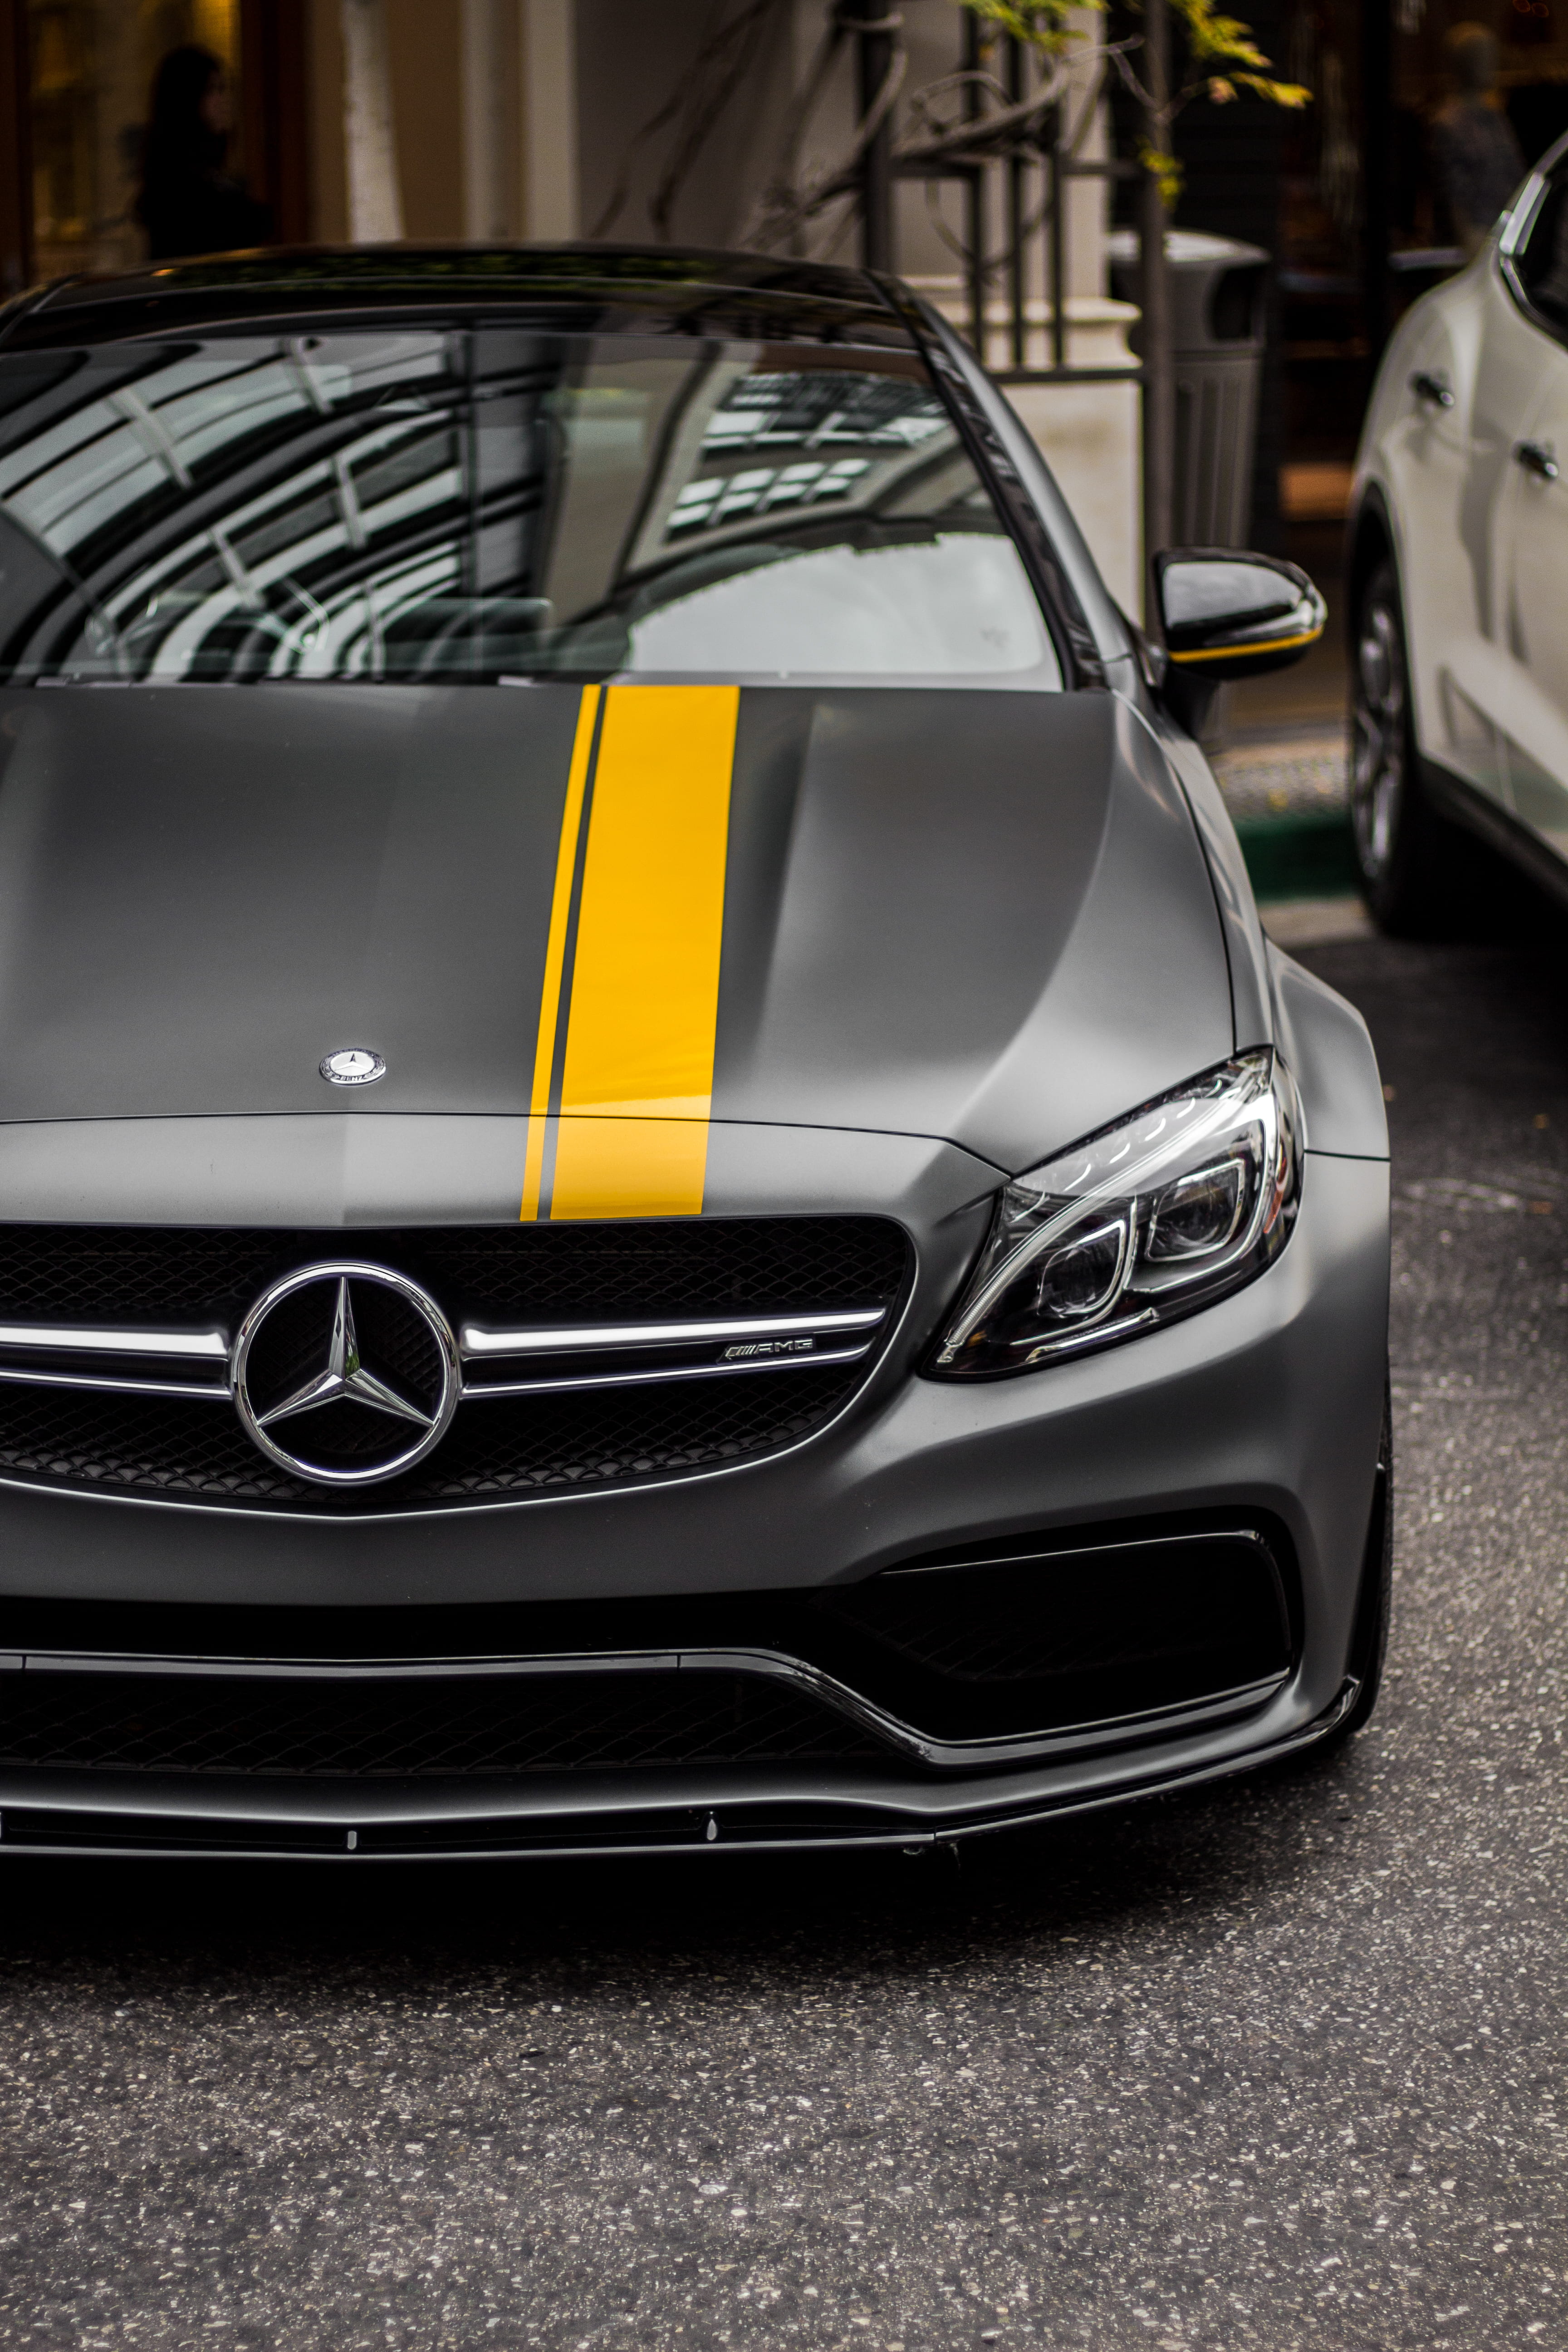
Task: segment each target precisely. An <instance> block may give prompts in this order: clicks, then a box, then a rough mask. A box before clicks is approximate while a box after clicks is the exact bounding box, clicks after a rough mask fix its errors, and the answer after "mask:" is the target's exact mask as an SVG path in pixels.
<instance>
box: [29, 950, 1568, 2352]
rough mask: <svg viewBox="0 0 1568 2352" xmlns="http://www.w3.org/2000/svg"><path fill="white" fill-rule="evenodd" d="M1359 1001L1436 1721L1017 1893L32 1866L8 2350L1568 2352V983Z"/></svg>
mask: <svg viewBox="0 0 1568 2352" xmlns="http://www.w3.org/2000/svg"><path fill="white" fill-rule="evenodd" d="M1496 929H1497V930H1498V934H1499V935H1498V937H1497V938H1496V939H1495V940H1493V941H1492V943H1490V944H1475V943H1471V944H1468V945H1461V946H1445V947H1425V946H1423V947H1416V946H1397V947H1396V946H1393V945H1390V944H1388V943H1385V942H1382V941H1373V942H1368V943H1351V944H1345V945H1341V946H1337V947H1333V948H1326V949H1322V950H1318V951H1317V952H1316V953H1314V954H1311V955H1310V956H1309V958H1308V960H1309V961H1312V962H1313V963H1314V964H1315V965H1316V966H1317V967H1318V969H1320V970H1321V971H1322V972H1323V973H1324V975H1325V976H1326V977H1328V978H1329V979H1331V980H1332V981H1333V982H1336V983H1337V984H1338V985H1340V986H1341V987H1342V988H1344V989H1345V990H1347V991H1348V992H1349V993H1350V994H1351V995H1352V997H1353V998H1354V999H1355V1000H1356V1001H1357V1002H1358V1003H1360V1004H1361V1005H1362V1007H1363V1010H1364V1011H1365V1012H1366V1013H1367V1014H1368V1017H1369V1018H1370V1020H1371V1022H1372V1024H1373V1031H1374V1033H1375V1034H1376V1036H1377V1039H1378V1043H1379V1046H1380V1049H1381V1052H1382V1055H1383V1057H1384V1070H1385V1075H1386V1076H1387V1079H1388V1081H1389V1083H1390V1085H1391V1086H1392V1087H1393V1088H1394V1099H1393V1103H1392V1107H1391V1108H1392V1118H1393V1122H1394V1136H1395V1192H1396V1198H1397V1202H1398V1207H1397V1212H1396V1235H1397V1261H1396V1263H1397V1274H1396V1279H1395V1289H1394V1366H1395V1371H1394V1379H1395V1388H1394V1399H1395V1416H1396V1424H1397V1437H1398V1446H1397V1462H1398V1475H1399V1481H1400V1496H1399V1518H1398V1539H1397V1559H1398V1589H1397V1599H1396V1622H1395V1630H1394V1653H1393V1672H1392V1676H1391V1680H1390V1683H1389V1685H1388V1688H1387V1693H1386V1696H1385V1699H1384V1706H1383V1707H1382V1709H1381V1710H1380V1713H1379V1715H1378V1717H1377V1718H1376V1720H1375V1722H1374V1724H1373V1727H1372V1728H1371V1729H1370V1731H1368V1732H1367V1733H1366V1734H1365V1735H1364V1736H1363V1738H1361V1739H1360V1740H1359V1741H1357V1742H1355V1743H1354V1744H1353V1745H1352V1748H1350V1750H1349V1751H1348V1752H1347V1753H1345V1754H1344V1755H1343V1756H1342V1758H1340V1759H1337V1760H1335V1761H1334V1762H1333V1763H1332V1764H1331V1765H1330V1766H1328V1767H1326V1768H1325V1767H1323V1766H1318V1767H1316V1768H1311V1769H1302V1768H1300V1767H1298V1768H1296V1769H1293V1770H1291V1771H1288V1772H1277V1773H1276V1774H1275V1775H1273V1776H1272V1777H1270V1778H1268V1779H1258V1780H1249V1781H1244V1782H1238V1783H1236V1784H1233V1785H1232V1786H1230V1787H1229V1788H1227V1789H1225V1790H1220V1791H1219V1792H1217V1793H1212V1792H1211V1793H1208V1794H1205V1795H1194V1796H1189V1797H1187V1798H1185V1799H1183V1800H1181V1801H1161V1802H1159V1803H1156V1804H1151V1805H1148V1806H1145V1807H1143V1808H1142V1809H1137V1810H1134V1811H1131V1812H1129V1813H1126V1814H1121V1815H1104V1816H1100V1817H1098V1818H1095V1819H1092V1820H1090V1821H1088V1822H1080V1823H1079V1824H1077V1825H1074V1826H1069V1827H1066V1828H1064V1829H1062V1830H1061V1831H1059V1832H1055V1833H1052V1834H1049V1835H1043V1836H1034V1837H1031V1838H1030V1839H1028V1840H1027V1841H1016V1842H1014V1843H1008V1844H996V1845H993V1846H989V1847H987V1848H985V1849H984V1850H982V1851H980V1852H977V1853H975V1854H974V1855H973V1857H972V1858H971V1859H969V1860H967V1861H965V1863H964V1864H963V1865H962V1867H960V1866H959V1865H956V1864H949V1863H943V1862H938V1861H932V1860H923V1861H914V1860H906V1859H903V1858H901V1857H891V1858H888V1859H881V1858H876V1859H873V1860H870V1861H856V1862H853V1863H834V1862H831V1861H825V1860H823V1859H821V1858H818V1859H816V1860H812V1861H806V1862H802V1863H800V1864H794V1863H791V1864H762V1863H759V1862H757V1861H756V1860H755V1859H754V1858H753V1859H752V1860H749V1861H748V1860H719V1859H717V1858H715V1859H713V1860H709V1859H708V1858H703V1859H702V1860H700V1861H693V1862H691V1863H689V1864H688V1863H683V1864H681V1865H680V1866H679V1867H678V1868H659V1869H657V1870H655V1869H651V1868H649V1867H647V1866H646V1865H640V1864H636V1865H634V1864H619V1865H614V1866H606V1867H604V1868H598V1867H595V1868H584V1867H574V1868H569V1867H567V1866H563V1865H555V1866H552V1867H551V1868H549V1869H534V1870H529V1871H521V1870H519V1871H508V1870H506V1869H504V1868H498V1869H496V1870H494V1871H492V1872H487V1873H482V1874H481V1873H474V1874H468V1873H464V1874H455V1873H443V1872H432V1873H429V1874H417V1873H402V1874H396V1875H385V1876H377V1875H374V1874H371V1873H360V1872H359V1871H357V1870H355V1871H353V1872H352V1873H351V1872H347V1871H344V1872H337V1871H332V1872H321V1873H310V1872H306V1871H304V1870H289V1871H288V1872H279V1873H272V1872H268V1871H265V1870H256V1871H240V1870H229V1869H224V1870H212V1869H208V1868H206V1867H205V1866H198V1865H187V1866H185V1867H184V1868H177V1867H174V1866H163V1865H160V1866H158V1867H156V1868H153V1869H148V1870H145V1871H142V1872H137V1871H134V1870H132V1869H128V1868H121V1867H119V1866H116V1867H114V1868H112V1869H105V1868H102V1867H99V1866H88V1865H74V1864H73V1865H69V1866H62V1865H58V1864H43V1863H39V1862H37V1861H34V1862H26V1861H22V1862H16V1861H13V1862H12V1863H11V1864H9V1865H8V1866H7V1867H6V1868H5V1872H4V1875H3V1877H0V1905H3V1909H0V2345H5V2346H7V2347H9V2346H38V2347H72V2352H75V2348H76V2347H97V2346H100V2345H101V2346H106V2347H121V2346H125V2347H132V2346H136V2347H142V2346H144V2347H179V2352H190V2347H195V2346H205V2345H216V2346H220V2347H221V2346H235V2347H256V2348H257V2352H261V2348H262V2347H266V2352H296V2347H332V2352H358V2347H437V2346H452V2347H462V2352H471V2347H479V2346H485V2345H495V2346H498V2347H521V2346H528V2345H538V2346H541V2347H573V2352H575V2347H592V2352H600V2347H604V2352H612V2347H613V2348H614V2352H665V2347H679V2352H708V2347H717V2346H725V2345H733V2346H736V2347H793V2346H796V2345H798V2346H800V2347H828V2346H839V2345H853V2346H857V2347H881V2352H900V2347H902V2352H947V2347H971V2346H974V2345H977V2344H985V2343H991V2342H994V2343H997V2344H999V2345H1003V2346H1018V2345H1030V2346H1037V2347H1055V2352H1064V2348H1065V2347H1086V2348H1087V2352H1123V2347H1131V2346H1142V2345H1150V2346H1153V2347H1161V2352H1174V2347H1191V2348H1192V2352H1197V2347H1203V2352H1244V2348H1245V2347H1268V2352H1349V2347H1376V2352H1395V2347H1398V2352H1406V2347H1422V2348H1423V2352H1425V2347H1437V2346H1443V2347H1471V2348H1472V2352H1473V2348H1474V2347H1487V2352H1491V2347H1499V2352H1501V2347H1509V2352H1523V2347H1530V2346H1532V2345H1533V2346H1537V2347H1542V2352H1564V2347H1568V2285H1565V2283H1564V2274H1565V2272H1568V2225H1565V2221H1564V2206H1565V2203H1568V2150H1565V2148H1564V2141H1563V2124H1562V2120H1561V2114H1560V2111H1561V2108H1562V2105H1563V2088H1562V2077H1563V2056H1564V2045H1565V2042H1568V2027H1565V2024H1564V2010H1565V2000H1564V1996H1565V1994H1568V1966H1565V1962H1564V1951H1563V1885H1564V1880H1565V1877H1568V1802H1565V1790H1564V1772H1563V1745H1562V1740H1563V1732H1562V1725H1563V1680H1564V1598H1563V1579H1564V1562H1565V1560H1568V1478H1565V1475H1564V1431H1565V1428H1568V1019H1565V1017H1564V1016H1565V1014H1568V931H1565V930H1563V929H1560V928H1558V927H1556V926H1553V925H1550V924H1547V925H1539V924H1538V925H1536V926H1534V927H1533V933H1532V927H1531V924H1530V923H1529V922H1527V921H1523V920H1515V919H1507V920H1504V921H1503V922H1501V923H1500V924H1499V925H1498V926H1496Z"/></svg>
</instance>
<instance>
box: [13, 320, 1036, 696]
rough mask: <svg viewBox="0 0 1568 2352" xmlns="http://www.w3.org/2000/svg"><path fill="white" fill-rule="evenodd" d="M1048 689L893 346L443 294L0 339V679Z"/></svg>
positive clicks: (998, 543) (1002, 540)
mask: <svg viewBox="0 0 1568 2352" xmlns="http://www.w3.org/2000/svg"><path fill="white" fill-rule="evenodd" d="M616 675H621V676H630V677H697V678H700V677H722V678H725V679H729V680H742V681H744V680H746V679H756V680H763V681H773V680H777V679H785V680H798V681H799V682H801V683H804V684H809V683H812V682H814V681H832V682H837V683H843V682H861V683H866V684H877V683H883V682H897V683H901V684H913V683H916V682H920V683H924V684H930V685H938V686H941V685H971V684H973V683H976V682H984V683H987V684H991V685H995V686H1013V687H1026V688H1058V687H1059V686H1060V685H1061V683H1062V675H1061V669H1060V667H1059V664H1058V659H1057V656H1056V652H1055V648H1054V646H1053V644H1052V641H1051V637H1050V635H1049V632H1048V631H1047V627H1046V625H1045V620H1044V617H1043V614H1042V612H1041V608H1040V604H1039V602H1038V600H1037V597H1036V596H1035V594H1034V593H1033V591H1032V589H1031V587H1030V584H1029V581H1028V578H1027V575H1026V572H1025V570H1024V567H1023V564H1022V562H1021V561H1020V559H1019V556H1018V553H1017V551H1016V548H1015V546H1014V544H1013V541H1012V540H1011V539H1010V538H1009V537H1008V535H1007V533H1006V531H1005V529H1004V527H1003V524H1002V522H1001V520H1000V518H999V517H998V515H997V513H996V510H995V508H994V505H993V502H992V499H991V497H990V494H989V492H988V490H987V489H986V487H985V485H984V481H983V480H982V478H981V477H980V476H979V475H978V473H977V472H976V470H975V468H974V467H973V464H972V463H971V461H970V459H969V457H968V456H967V455H966V454H965V451H964V448H963V443H962V441H961V440H960V438H959V436H958V434H957V432H956V431H955V429H954V426H953V425H952V420H951V418H950V416H949V415H948V413H947V411H946V409H945V408H944V406H943V405H942V401H941V400H940V398H939V397H938V394H937V393H936V391H935V390H934V388H933V386H932V384H931V380H930V378H929V376H928V375H927V373H926V372H925V370H924V368H923V366H922V364H921V362H920V360H919V359H918V358H917V357H916V356H914V355H913V354H912V353H910V354H905V353H900V352H882V351H871V350H868V351H857V350H850V349H830V350H823V349H820V348H817V347H815V346H809V345H808V346H802V345H800V344H795V343H784V344H780V345H776V346H774V345H769V344H765V343H761V342H747V343H741V342H721V341H701V340H693V339H687V338H682V339H681V340H680V341H679V344H676V343H674V342H673V341H672V339H669V338H665V337H656V336H637V335H617V336H581V335H562V334H540V333H532V332H530V331H525V330H522V329H509V328H506V327H504V326H497V327H484V328H477V329H458V330H453V329H448V328H447V327H444V326H431V327H429V328H428V329H425V328H420V327H404V328H386V329H377V330H375V331H368V332H357V331H353V332H351V331H345V332H342V333H337V332H326V333H321V334H316V333H300V334H296V335H289V334H287V333H282V334H278V333H269V334H267V335H257V334H238V335H223V336H213V337H209V338H207V339H205V340H200V339H197V340H190V339H184V340H181V341H165V342H160V343H149V342H136V343H122V344H120V345H118V346H113V347H110V348H100V349H95V350H91V351H85V352H38V353H31V354H27V355H25V356H24V355H17V356H16V357H12V358H9V359H5V358H0V678H4V679H7V680H9V681H10V682H12V683H16V684H48V683H51V682H81V683H87V684H91V683H115V684H134V683H139V682H150V683H159V684H162V683H170V682H184V681H193V682H200V681H208V682H215V683H221V684H225V685H234V684H242V683H243V684H249V683H260V682H265V681H268V680H276V679H310V680H321V681H342V682H345V683H349V684H353V685H367V684H408V683H425V682H431V681H438V682H443V683H452V682H457V683H476V684H485V683H494V682H502V683H504V682H507V681H509V680H512V679H517V680H527V679H531V678H536V677H574V676H592V677H605V676H616Z"/></svg>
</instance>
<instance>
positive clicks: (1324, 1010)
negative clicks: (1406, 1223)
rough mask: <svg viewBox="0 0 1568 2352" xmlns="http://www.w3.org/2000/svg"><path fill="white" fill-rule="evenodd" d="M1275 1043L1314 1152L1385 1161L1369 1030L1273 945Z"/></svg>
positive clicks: (1384, 1124)
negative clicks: (1294, 1087) (1286, 1070)
mask: <svg viewBox="0 0 1568 2352" xmlns="http://www.w3.org/2000/svg"><path fill="white" fill-rule="evenodd" d="M1267 952H1268V979H1269V989H1270V993H1271V996H1272V1000H1273V1006H1274V1040H1275V1043H1276V1045H1278V1047H1279V1053H1280V1055H1281V1057H1282V1058H1283V1060H1284V1062H1285V1064H1286V1066H1287V1067H1288V1068H1289V1072H1290V1075H1291V1076H1292V1077H1293V1078H1294V1079H1295V1081H1296V1089H1297V1093H1298V1094H1299V1096H1300V1102H1301V1114H1302V1124H1303V1127H1304V1129H1305V1130H1306V1132H1305V1138H1304V1140H1305V1144H1306V1148H1307V1150H1309V1151H1313V1152H1326V1153H1331V1154H1332V1155H1334V1156H1335V1157H1336V1158H1342V1159H1348V1160H1386V1159H1387V1158H1388V1114H1387V1111H1386V1110H1385V1108H1384V1094H1383V1081H1382V1079H1381V1077H1380V1076H1379V1075H1378V1068H1377V1055H1376V1054H1375V1053H1374V1052H1373V1043H1372V1036H1371V1034H1370V1032H1369V1031H1368V1028H1367V1025H1366V1023H1365V1022H1364V1021H1363V1019H1362V1017H1361V1014H1360V1013H1358V1012H1357V1011H1356V1009H1355V1007H1354V1005H1353V1004H1350V1003H1346V1001H1345V999H1344V998H1343V997H1342V996H1341V995H1340V994H1339V993H1338V992H1337V991H1335V990H1334V989H1331V988H1330V987H1329V986H1328V984H1327V983H1326V982H1323V981H1321V980H1320V979H1318V977H1317V975H1316V974H1315V973H1313V972H1310V971H1308V970H1307V969H1306V967H1305V965H1304V964H1299V963H1298V962H1297V961H1295V959H1294V958H1293V957H1291V956H1288V955H1286V954H1284V953H1283V952H1282V950H1280V949H1279V948H1277V947H1276V946H1275V945H1274V942H1273V941H1272V940H1269V942H1268V950H1267Z"/></svg>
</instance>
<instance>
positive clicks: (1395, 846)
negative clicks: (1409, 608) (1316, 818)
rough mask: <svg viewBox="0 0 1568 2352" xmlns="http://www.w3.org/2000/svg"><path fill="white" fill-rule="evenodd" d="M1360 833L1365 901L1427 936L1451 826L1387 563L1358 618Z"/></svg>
mask: <svg viewBox="0 0 1568 2352" xmlns="http://www.w3.org/2000/svg"><path fill="white" fill-rule="evenodd" d="M1350 807H1351V824H1352V830H1353V832H1354V835H1355V854H1356V864H1357V866H1358V867H1359V869H1360V873H1361V887H1362V894H1363V897H1364V898H1365V900H1366V903H1367V905H1368V907H1369V908H1371V910H1372V914H1373V919H1374V920H1375V921H1376V923H1377V924H1378V926H1379V928H1380V929H1383V930H1385V931H1419V930H1422V929H1426V927H1427V926H1428V925H1430V924H1432V923H1433V922H1435V921H1436V920H1438V919H1440V918H1441V916H1442V914H1443V912H1444V910H1445V908H1446V906H1447V898H1448V887H1447V886H1448V866H1449V859H1448V847H1449V827H1448V826H1447V824H1444V822H1443V820H1442V818H1441V817H1438V816H1436V815H1435V814H1434V813H1433V811H1432V808H1431V806H1430V804H1429V803H1428V802H1427V799H1426V794H1425V793H1424V792H1423V790H1422V785H1421V775H1420V770H1419V765H1418V763H1417V761H1416V757H1415V732H1414V730H1413V728H1412V725H1411V711H1410V670H1409V665H1408V663H1407V661H1406V659H1405V620H1404V614H1403V613H1402V611H1401V609H1400V599H1399V579H1398V574H1397V573H1396V572H1395V571H1394V565H1393V564H1392V562H1387V561H1384V562H1382V563H1380V564H1379V565H1378V566H1377V568H1376V570H1375V571H1374V572H1373V573H1372V576H1371V577H1370V579H1369V580H1368V581H1367V583H1366V585H1365V587H1364V588H1363V590H1362V593H1361V601H1360V604H1359V605H1358V607H1357V611H1356V627H1355V668H1354V675H1353V677H1352V682H1351V774H1350Z"/></svg>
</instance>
